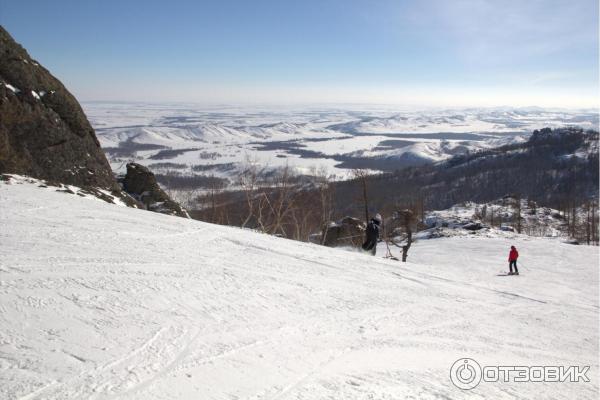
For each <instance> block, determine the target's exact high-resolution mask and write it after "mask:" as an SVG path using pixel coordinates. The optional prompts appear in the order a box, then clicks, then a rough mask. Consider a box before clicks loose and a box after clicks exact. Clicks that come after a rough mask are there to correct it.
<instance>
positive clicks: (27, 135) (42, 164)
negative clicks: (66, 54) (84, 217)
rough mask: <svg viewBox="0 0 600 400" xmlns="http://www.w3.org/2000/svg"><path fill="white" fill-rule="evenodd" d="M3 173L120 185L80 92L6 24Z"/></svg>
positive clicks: (0, 44)
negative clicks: (41, 60) (81, 102)
mask: <svg viewBox="0 0 600 400" xmlns="http://www.w3.org/2000/svg"><path fill="white" fill-rule="evenodd" d="M0 173H13V174H21V175H27V176H31V177H34V178H39V179H44V180H48V181H53V182H60V183H64V184H70V185H76V186H79V187H96V188H102V189H108V190H110V191H115V192H119V191H120V188H119V186H118V184H117V182H116V180H115V178H114V176H113V173H112V171H111V168H110V165H109V164H108V161H107V160H106V157H105V155H104V152H103V151H102V149H101V148H100V144H99V142H98V139H97V138H96V135H95V133H94V129H93V128H92V126H91V125H90V123H89V121H88V120H87V118H86V116H85V114H84V113H83V110H82V109H81V106H80V105H79V103H78V102H77V100H76V99H75V97H73V95H72V94H71V93H69V91H68V90H67V89H66V88H65V87H64V86H63V84H62V83H61V82H60V81H59V80H58V79H56V78H55V77H54V76H52V74H50V72H48V70H47V69H46V68H44V67H43V66H42V65H40V64H39V63H38V62H36V61H35V60H33V59H32V58H31V57H30V56H29V54H27V51H26V50H25V49H24V48H23V47H21V46H20V45H19V44H18V43H16V42H15V41H14V40H13V38H12V37H11V36H10V35H9V34H8V32H6V30H5V29H4V28H3V27H1V26H0Z"/></svg>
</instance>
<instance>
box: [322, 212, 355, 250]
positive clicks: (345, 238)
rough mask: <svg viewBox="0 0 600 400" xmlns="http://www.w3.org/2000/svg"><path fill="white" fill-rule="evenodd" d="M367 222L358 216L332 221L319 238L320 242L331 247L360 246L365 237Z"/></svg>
mask: <svg viewBox="0 0 600 400" xmlns="http://www.w3.org/2000/svg"><path fill="white" fill-rule="evenodd" d="M364 232H365V223H364V222H362V221H361V220H359V219H357V218H352V217H345V218H343V219H341V220H340V221H338V222H332V223H330V224H329V225H328V226H327V227H326V228H325V229H324V230H323V233H322V234H321V237H320V238H319V240H320V243H321V244H322V245H325V246H329V247H339V246H352V247H357V246H360V245H361V244H362V243H363V241H364V239H365V233H364Z"/></svg>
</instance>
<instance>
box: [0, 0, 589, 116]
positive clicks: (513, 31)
mask: <svg viewBox="0 0 600 400" xmlns="http://www.w3.org/2000/svg"><path fill="white" fill-rule="evenodd" d="M0 24H2V25H3V26H4V27H5V28H6V29H7V30H8V31H9V32H10V33H11V34H12V35H13V37H14V38H15V39H16V40H17V41H18V42H19V43H21V44H23V45H24V46H25V47H26V48H27V49H28V51H29V53H30V54H31V56H32V57H33V58H35V59H37V60H38V61H40V62H41V63H42V64H43V65H45V66H46V67H47V68H48V69H50V71H51V72H53V73H54V74H55V75H56V76H57V77H59V78H60V79H61V80H63V82H64V83H65V84H66V85H67V87H68V88H70V90H71V91H72V92H73V93H74V94H75V95H76V96H77V97H78V98H80V99H81V100H124V101H136V100H144V101H182V102H200V103H397V104H404V105H419V106H428V105H431V106H439V105H443V106H452V105H456V106H465V105H468V106H477V105H481V106H493V105H509V106H526V105H539V106H563V107H589V106H598V104H599V102H600V101H599V90H598V87H599V78H598V57H599V54H598V1H597V0H570V1H562V0H560V1H559V0H543V1H542V0H527V1H524V0H520V1H513V0H412V1H408V0H405V1H402V0H396V1H386V0H371V1H362V0H356V1H353V0H304V1H296V0H278V1H272V0H252V1H250V0H248V1H241V0H240V1H231V0H220V1H201V0H199V1H182V0H179V1H178V0H172V1H168V2H167V1H153V0H144V1H138V0H130V1H127V0H121V1H112V0H103V1H95V0H78V1H77V0H53V1H46V0H39V1H31V0H0Z"/></svg>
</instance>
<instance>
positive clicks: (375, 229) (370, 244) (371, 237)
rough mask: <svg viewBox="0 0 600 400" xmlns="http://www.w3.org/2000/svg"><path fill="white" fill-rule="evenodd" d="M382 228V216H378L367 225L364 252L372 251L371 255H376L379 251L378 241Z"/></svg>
mask: <svg viewBox="0 0 600 400" xmlns="http://www.w3.org/2000/svg"><path fill="white" fill-rule="evenodd" d="M380 226H381V215H379V214H377V215H375V217H373V218H372V219H371V221H370V222H369V223H368V224H367V230H366V232H365V233H366V235H367V240H366V241H365V242H364V243H363V245H362V248H363V250H364V251H370V252H371V254H373V255H375V252H376V251H377V240H378V239H379V228H380Z"/></svg>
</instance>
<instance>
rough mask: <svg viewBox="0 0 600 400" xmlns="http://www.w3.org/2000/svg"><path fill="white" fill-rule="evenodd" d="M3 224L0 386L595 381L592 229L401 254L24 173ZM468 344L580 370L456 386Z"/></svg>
mask: <svg viewBox="0 0 600 400" xmlns="http://www.w3.org/2000/svg"><path fill="white" fill-rule="evenodd" d="M0 226H1V227H2V228H1V230H0V254H2V257H0V398H2V399H134V398H135V399H284V398H285V399H324V398H329V399H403V398H413V399H429V398H431V399H433V398H435V399H440V398H444V399H458V398H468V399H474V398H478V399H481V398H488V399H504V398H506V399H533V398H536V399H547V398H555V399H559V398H560V399H595V398H597V396H598V372H599V366H598V322H599V321H598V248H597V247H587V246H571V245H566V244H562V243H560V242H559V241H558V240H554V239H533V238H527V237H518V238H515V239H511V240H508V239H501V238H498V239H489V238H446V239H435V240H423V241H419V242H417V243H415V244H414V245H413V247H412V248H411V250H410V254H409V262H408V263H406V264H402V263H399V262H395V261H387V260H384V259H383V258H380V257H371V256H367V255H363V254H359V253H354V252H348V251H343V250H334V249H330V248H325V247H320V246H317V245H312V244H304V243H298V242H293V241H289V240H285V239H279V238H274V237H270V236H267V235H262V234H257V233H253V232H249V231H245V230H241V229H236V228H230V227H222V226H214V225H209V224H205V223H201V222H197V221H193V220H186V219H183V218H176V217H169V216H164V215H160V214H155V213H151V212H148V211H143V210H136V209H128V208H125V207H119V206H116V205H110V204H107V203H103V202H101V201H95V200H91V199H87V198H82V197H79V196H77V195H72V194H67V193H64V192H56V191H55V188H52V187H48V188H39V187H37V185H36V184H30V183H18V181H15V182H13V183H5V182H0ZM511 244H514V245H516V246H517V248H518V249H519V251H520V253H521V258H520V259H519V260H520V262H521V266H520V270H521V273H522V275H520V276H519V277H504V276H498V275H499V272H500V271H505V270H506V264H507V263H506V256H507V253H508V247H509V245H511ZM382 250H383V249H381V248H380V249H379V254H382V253H383V251H382ZM462 357H470V358H473V359H475V360H476V361H477V362H479V364H480V365H482V366H483V365H502V366H507V365H508V366H512V365H514V366H523V365H525V366H539V365H542V366H544V365H548V366H551V365H557V366H570V365H577V366H590V367H591V370H590V371H589V373H588V376H589V378H590V380H591V381H590V382H587V383H585V382H580V383H556V382H555V383H515V382H509V383H490V382H482V383H481V384H480V385H479V386H478V387H476V388H475V389H473V390H471V391H468V392H467V391H461V390H460V389H458V388H456V387H454V386H453V385H452V383H451V382H450V367H451V365H452V364H453V363H454V361H456V360H457V359H459V358H462Z"/></svg>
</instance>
